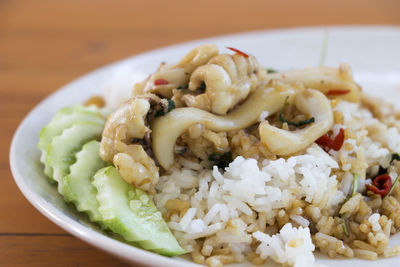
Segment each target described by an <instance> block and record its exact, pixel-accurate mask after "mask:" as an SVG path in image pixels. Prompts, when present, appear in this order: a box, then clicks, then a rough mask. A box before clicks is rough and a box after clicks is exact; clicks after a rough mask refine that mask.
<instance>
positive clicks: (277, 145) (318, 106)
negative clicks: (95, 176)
mask: <svg viewBox="0 0 400 267" xmlns="http://www.w3.org/2000/svg"><path fill="white" fill-rule="evenodd" d="M294 104H295V105H296V107H297V109H298V110H300V111H301V112H303V113H306V114H310V115H311V116H312V117H314V119H315V122H314V123H312V124H311V125H310V126H307V127H306V128H303V129H300V130H296V131H287V130H283V129H280V128H277V127H274V126H272V125H270V124H269V123H268V121H264V122H262V123H261V124H260V126H259V128H258V130H259V133H260V139H261V142H262V143H263V144H264V146H265V147H266V148H267V149H268V150H269V151H270V152H272V153H274V154H275V155H279V156H288V155H291V154H294V153H296V152H298V151H300V150H302V149H305V148H307V147H308V146H310V145H311V144H312V143H313V142H315V140H317V139H318V138H319V137H321V136H322V135H323V134H325V133H326V132H327V131H329V129H331V128H332V125H333V113H332V108H331V105H330V102H329V100H328V99H327V97H326V96H325V95H324V94H322V93H321V92H319V91H317V90H314V89H307V90H304V91H302V92H300V93H298V94H297V95H296V97H295V101H294Z"/></svg>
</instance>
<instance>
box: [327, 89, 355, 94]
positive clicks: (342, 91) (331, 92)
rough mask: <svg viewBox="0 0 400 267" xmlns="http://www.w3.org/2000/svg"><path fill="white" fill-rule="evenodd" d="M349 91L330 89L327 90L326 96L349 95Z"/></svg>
mask: <svg viewBox="0 0 400 267" xmlns="http://www.w3.org/2000/svg"><path fill="white" fill-rule="evenodd" d="M350 91H351V90H346V89H332V90H329V91H328V92H327V93H326V95H345V94H348V93H350Z"/></svg>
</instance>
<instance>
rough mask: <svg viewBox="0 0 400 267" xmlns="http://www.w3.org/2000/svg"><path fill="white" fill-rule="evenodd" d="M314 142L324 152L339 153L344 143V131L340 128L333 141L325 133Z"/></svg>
mask: <svg viewBox="0 0 400 267" xmlns="http://www.w3.org/2000/svg"><path fill="white" fill-rule="evenodd" d="M315 142H316V143H317V144H318V145H320V146H321V147H322V148H323V149H325V150H326V151H329V150H330V149H333V150H335V151H339V150H340V148H342V146H343V143H344V129H343V128H340V130H339V133H338V134H337V135H336V136H335V138H333V139H332V138H331V137H330V136H329V135H328V133H326V134H324V135H323V136H321V137H320V138H318V139H317V141H315Z"/></svg>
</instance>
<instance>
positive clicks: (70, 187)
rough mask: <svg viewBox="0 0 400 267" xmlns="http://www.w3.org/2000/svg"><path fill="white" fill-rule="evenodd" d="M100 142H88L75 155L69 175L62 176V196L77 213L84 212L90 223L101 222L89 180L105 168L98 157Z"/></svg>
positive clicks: (104, 164) (95, 191) (94, 189)
mask: <svg viewBox="0 0 400 267" xmlns="http://www.w3.org/2000/svg"><path fill="white" fill-rule="evenodd" d="M99 149H100V142H98V141H95V140H93V141H90V142H89V143H86V144H85V145H84V146H83V147H82V150H81V151H79V152H78V153H76V162H75V163H74V164H73V165H71V167H70V174H69V175H67V176H64V178H63V183H64V188H63V195H64V199H65V200H66V201H67V202H73V203H74V204H75V206H76V209H77V210H78V211H83V212H86V213H87V214H88V215H89V218H90V220H91V221H94V222H99V221H101V220H102V217H101V214H100V212H99V211H98V208H99V204H98V202H97V199H96V195H97V190H96V188H95V187H94V186H93V185H92V183H91V179H92V178H93V176H94V175H95V173H96V172H97V171H98V170H99V169H101V168H104V167H105V166H107V163H106V162H104V161H103V160H102V159H101V158H100V156H99Z"/></svg>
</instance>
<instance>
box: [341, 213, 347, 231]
mask: <svg viewBox="0 0 400 267" xmlns="http://www.w3.org/2000/svg"><path fill="white" fill-rule="evenodd" d="M340 218H341V219H342V221H343V231H344V234H345V235H346V236H349V231H348V230H347V223H346V218H345V217H344V214H340Z"/></svg>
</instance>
